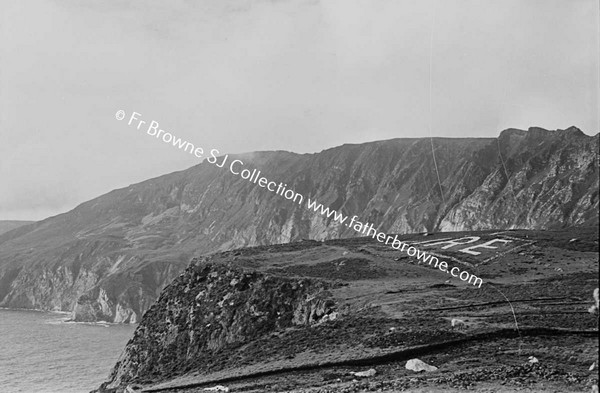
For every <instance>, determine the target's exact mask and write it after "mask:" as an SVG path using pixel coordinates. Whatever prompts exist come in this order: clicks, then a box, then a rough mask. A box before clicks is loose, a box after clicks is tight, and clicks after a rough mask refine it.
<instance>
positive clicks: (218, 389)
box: [204, 385, 229, 392]
mask: <svg viewBox="0 0 600 393" xmlns="http://www.w3.org/2000/svg"><path fill="white" fill-rule="evenodd" d="M204 390H205V391H207V392H229V388H228V387H226V386H223V385H217V386H213V387H212V388H204Z"/></svg>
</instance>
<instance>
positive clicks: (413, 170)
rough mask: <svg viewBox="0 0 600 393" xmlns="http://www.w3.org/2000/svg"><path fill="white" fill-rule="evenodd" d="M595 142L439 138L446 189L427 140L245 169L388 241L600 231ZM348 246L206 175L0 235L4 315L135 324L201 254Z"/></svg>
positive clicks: (118, 193)
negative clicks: (41, 312)
mask: <svg viewBox="0 0 600 393" xmlns="http://www.w3.org/2000/svg"><path fill="white" fill-rule="evenodd" d="M598 140H599V139H598V135H596V136H594V137H589V136H586V135H585V134H583V133H582V132H581V131H579V130H577V129H575V128H570V129H568V130H561V131H546V130H542V129H537V128H532V129H530V130H529V131H521V130H506V131H503V132H502V133H501V135H500V136H499V137H498V138H497V139H494V138H487V139H474V138H473V139H443V138H434V139H433V145H434V148H435V154H436V162H437V167H438V170H439V178H440V180H441V187H440V185H439V184H438V177H437V173H436V169H435V167H434V162H433V157H432V146H431V143H432V142H431V141H430V140H429V139H427V138H423V139H396V140H390V141H381V142H373V143H366V144H361V145H343V146H340V147H336V148H333V149H329V150H325V151H323V152H320V153H317V154H303V155H299V154H293V153H288V152H258V153H252V154H247V155H240V156H239V157H237V158H239V159H241V160H242V161H243V162H244V166H245V167H246V168H250V169H252V168H256V169H258V170H260V171H261V172H262V174H263V176H266V177H267V178H269V179H270V180H273V181H277V182H278V183H279V182H284V183H287V185H288V188H292V189H294V190H295V191H297V192H299V193H300V194H302V195H304V196H305V197H310V198H313V199H316V200H317V201H318V202H320V203H323V204H324V205H326V206H329V207H331V208H332V209H336V210H338V211H341V212H343V213H344V214H348V215H350V216H352V215H355V214H356V215H357V216H359V219H360V220H361V221H362V222H368V223H371V224H373V225H374V226H376V227H377V228H378V229H379V230H382V231H386V232H389V233H409V232H420V231H439V230H463V229H464V230H468V229H486V228H514V227H519V228H532V229H535V228H553V227H564V226H570V225H579V224H586V223H587V224H594V223H597V222H598ZM232 159H233V158H232V157H230V161H229V162H231V161H232ZM354 236H358V235H357V233H356V232H354V231H353V230H352V229H351V228H348V227H346V226H343V225H340V224H339V223H336V222H333V221H332V220H331V219H328V218H325V217H323V216H321V215H318V214H316V213H315V212H314V211H312V212H311V211H309V210H308V209H307V208H306V205H305V204H304V205H298V204H294V203H292V202H291V201H288V200H286V199H285V198H283V197H282V196H280V195H276V194H275V193H272V192H269V191H267V190H265V189H263V188H260V187H258V186H257V185H255V184H253V183H250V182H248V181H247V180H244V179H242V178H241V177H239V176H236V175H233V174H232V173H231V172H229V169H228V168H227V167H224V168H218V167H216V166H215V165H211V164H209V163H206V162H205V163H202V164H200V165H197V166H195V167H192V168H190V169H188V170H185V171H182V172H177V173H172V174H169V175H165V176H162V177H159V178H156V179H151V180H148V181H145V182H142V183H139V184H135V185H132V186H130V187H127V188H124V189H120V190H115V191H112V192H110V193H108V194H106V195H103V196H101V197H99V198H96V199H94V200H91V201H89V202H86V203H84V204H82V205H80V206H78V207H77V208H75V209H73V210H72V211H70V212H68V213H65V214H61V215H59V216H56V217H51V218H48V219H46V220H44V221H40V222H37V223H33V224H29V225H25V226H22V227H20V228H17V229H15V230H12V231H10V232H7V233H5V234H3V235H0V306H1V307H24V308H40V309H53V310H63V311H74V318H75V319H77V320H108V321H119V322H128V321H129V322H133V321H138V320H139V318H140V316H141V315H142V314H143V313H144V312H145V311H146V310H147V309H148V307H149V306H150V305H151V304H152V302H153V301H154V300H155V299H156V298H157V296H158V294H159V293H160V290H161V289H162V288H164V286H165V285H166V284H167V283H169V282H170V281H171V280H172V279H173V278H174V277H176V275H177V274H178V273H179V272H180V271H181V270H182V269H183V268H184V267H185V266H186V265H187V261H189V260H190V258H191V256H192V255H197V254H196V253H197V252H200V253H210V252H215V251H223V250H230V249H234V248H239V247H246V246H253V245H260V244H274V243H285V242H289V241H295V240H300V239H306V238H309V239H318V240H323V239H330V238H337V237H354Z"/></svg>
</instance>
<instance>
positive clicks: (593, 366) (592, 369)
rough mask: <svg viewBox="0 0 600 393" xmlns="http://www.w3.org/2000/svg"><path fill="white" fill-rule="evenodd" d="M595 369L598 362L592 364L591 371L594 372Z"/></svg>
mask: <svg viewBox="0 0 600 393" xmlns="http://www.w3.org/2000/svg"><path fill="white" fill-rule="evenodd" d="M595 368H596V362H594V363H592V365H591V366H590V371H594V369H595Z"/></svg>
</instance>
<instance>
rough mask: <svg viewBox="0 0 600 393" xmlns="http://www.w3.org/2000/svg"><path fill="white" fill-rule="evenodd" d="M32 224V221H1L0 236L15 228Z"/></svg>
mask: <svg viewBox="0 0 600 393" xmlns="http://www.w3.org/2000/svg"><path fill="white" fill-rule="evenodd" d="M32 222H33V221H16V220H2V221H0V235H2V234H3V233H6V232H8V231H12V230H13V229H15V228H18V227H22V226H23V225H27V224H31V223H32Z"/></svg>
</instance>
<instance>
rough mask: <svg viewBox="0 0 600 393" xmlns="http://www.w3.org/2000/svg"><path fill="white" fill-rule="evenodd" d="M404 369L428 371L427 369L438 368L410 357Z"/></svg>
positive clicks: (433, 369)
mask: <svg viewBox="0 0 600 393" xmlns="http://www.w3.org/2000/svg"><path fill="white" fill-rule="evenodd" d="M406 369H407V370H412V371H415V372H420V371H427V372H429V371H436V370H437V369H438V368H437V367H435V366H431V365H429V364H427V363H425V362H424V361H422V360H421V359H410V360H409V361H408V362H406Z"/></svg>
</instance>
